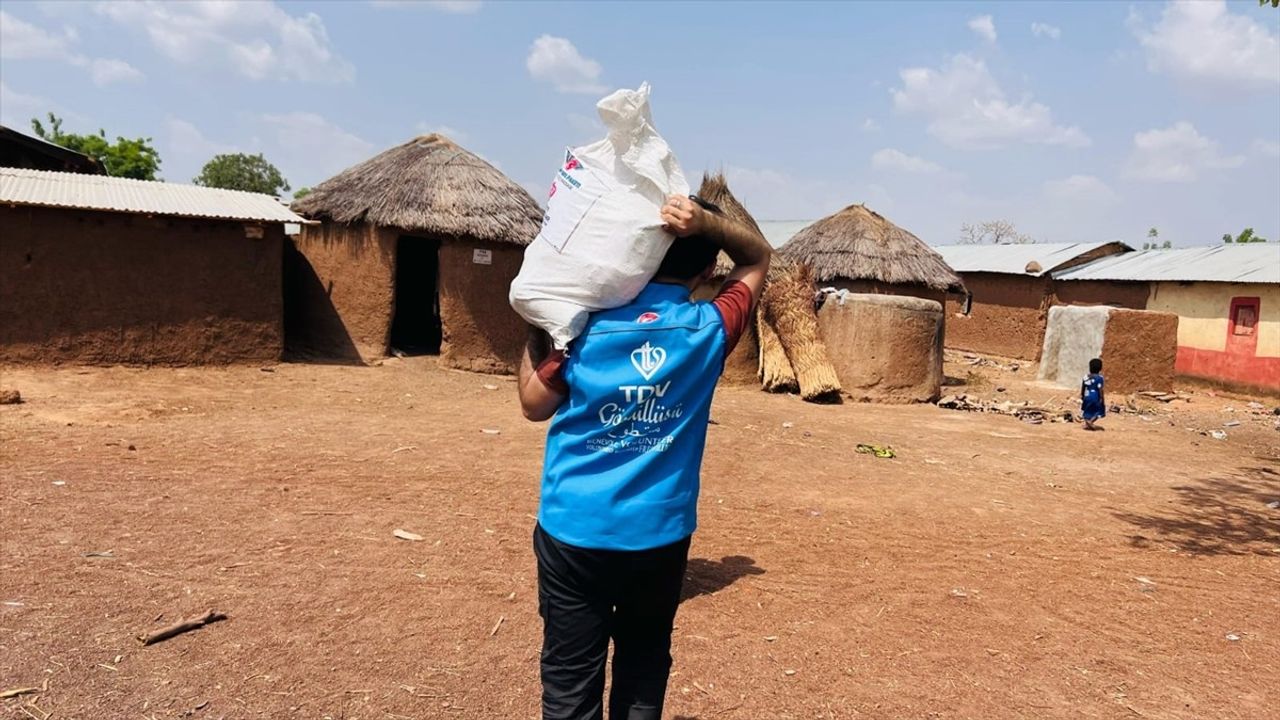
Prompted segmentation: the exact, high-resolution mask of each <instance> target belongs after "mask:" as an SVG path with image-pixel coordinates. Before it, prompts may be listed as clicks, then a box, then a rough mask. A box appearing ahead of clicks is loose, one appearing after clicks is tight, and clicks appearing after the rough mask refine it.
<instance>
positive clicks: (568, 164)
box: [564, 155, 582, 170]
mask: <svg viewBox="0 0 1280 720" xmlns="http://www.w3.org/2000/svg"><path fill="white" fill-rule="evenodd" d="M580 167H582V162H581V161H579V160H578V158H576V157H574V156H572V155H570V156H569V159H568V160H566V161H565V164H564V169H565V170H577V169H578V168H580Z"/></svg>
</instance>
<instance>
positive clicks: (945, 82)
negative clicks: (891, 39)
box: [891, 54, 1090, 148]
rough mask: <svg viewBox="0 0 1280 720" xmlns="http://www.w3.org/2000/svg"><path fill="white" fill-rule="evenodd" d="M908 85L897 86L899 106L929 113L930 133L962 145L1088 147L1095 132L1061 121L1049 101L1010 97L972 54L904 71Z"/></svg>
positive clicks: (895, 93) (905, 110)
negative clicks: (1062, 123)
mask: <svg viewBox="0 0 1280 720" xmlns="http://www.w3.org/2000/svg"><path fill="white" fill-rule="evenodd" d="M899 75H900V76H901V78H902V87H901V88H895V89H893V90H892V91H891V93H892V95H893V105H894V108H896V109H897V110H898V111H899V112H903V113H907V114H918V115H922V116H924V117H926V118H928V119H929V121H930V122H929V133H930V134H932V135H933V136H934V137H937V138H938V139H939V140H942V141H943V142H945V143H947V144H948V145H952V146H954V147H962V148H990V147H1000V146H1002V145H1006V144H1009V143H1016V142H1021V143H1039V144H1044V145H1065V146H1067V147H1084V146H1086V145H1088V144H1089V143H1090V141H1089V138H1088V137H1087V136H1086V135H1085V134H1084V133H1083V132H1082V131H1081V130H1080V128H1078V127H1075V126H1069V127H1068V126H1063V125H1057V124H1055V123H1054V121H1053V113H1052V111H1050V110H1049V108H1048V107H1046V106H1045V105H1042V104H1040V103H1037V102H1034V101H1032V99H1031V98H1030V97H1024V98H1023V99H1022V100H1019V101H1018V102H1011V101H1009V100H1008V99H1006V97H1005V94H1004V91H1003V90H1002V89H1001V88H1000V85H999V83H997V82H996V80H995V78H994V77H992V76H991V73H990V71H988V70H987V66H986V63H984V62H983V61H981V60H977V59H974V58H972V57H970V56H968V55H964V54H959V55H955V56H953V57H951V58H950V59H949V60H948V61H947V62H946V64H944V65H943V66H942V67H941V68H939V69H934V68H906V69H903V70H901V71H899Z"/></svg>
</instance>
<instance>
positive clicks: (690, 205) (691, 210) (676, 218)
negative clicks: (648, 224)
mask: <svg viewBox="0 0 1280 720" xmlns="http://www.w3.org/2000/svg"><path fill="white" fill-rule="evenodd" d="M706 213H707V211H706V210H703V209H702V208H701V207H700V206H699V205H698V203H696V202H694V201H692V200H690V199H689V198H687V197H685V196H683V195H672V196H671V197H669V198H667V202H666V204H665V205H663V206H662V210H661V211H660V213H659V214H660V215H661V217H662V222H663V223H664V227H665V228H666V229H667V232H669V233H671V234H672V235H675V236H676V237H689V236H690V235H697V234H698V233H700V232H702V231H703V229H704V226H705V225H706Z"/></svg>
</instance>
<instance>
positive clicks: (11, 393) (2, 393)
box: [0, 390, 22, 405]
mask: <svg viewBox="0 0 1280 720" xmlns="http://www.w3.org/2000/svg"><path fill="white" fill-rule="evenodd" d="M21 404H22V393H20V392H18V391H17V390H0V405H21Z"/></svg>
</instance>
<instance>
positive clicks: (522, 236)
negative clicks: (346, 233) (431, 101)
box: [292, 133, 542, 245]
mask: <svg viewBox="0 0 1280 720" xmlns="http://www.w3.org/2000/svg"><path fill="white" fill-rule="evenodd" d="M292 207H293V210H294V212H296V213H298V214H300V215H305V216H307V217H310V218H312V219H315V220H331V221H334V222H339V223H346V224H351V223H367V224H369V225H377V226H379V227H389V228H399V229H401V230H411V231H415V232H422V233H427V234H430V235H437V236H449V237H469V238H474V239H476V240H488V241H492V242H501V243H514V244H516V245H528V244H529V242H530V241H531V240H533V238H534V236H535V235H537V234H538V227H539V225H540V224H541V221H542V208H541V207H539V206H538V202H537V201H536V200H534V199H533V197H532V196H531V195H529V193H528V192H527V191H526V190H525V189H524V188H522V187H520V186H519V185H517V184H515V183H514V182H512V181H511V179H510V178H508V177H507V176H506V175H503V174H502V172H501V171H499V170H498V169H497V168H495V167H494V166H492V165H490V164H489V163H487V162H485V161H484V160H483V159H481V158H480V157H479V156H478V155H475V154H473V153H471V152H468V151H467V150H465V149H463V148H462V147H461V146H459V145H458V144H456V143H454V142H453V141H452V140H450V139H449V138H447V137H445V136H444V135H440V134H438V133H432V134H430V135H423V136H421V137H417V138H414V139H413V140H410V141H409V142H407V143H404V144H403V145H397V146H396V147H393V148H391V149H390V150H387V151H385V152H382V153H379V154H378V155H375V156H374V157H372V158H370V159H368V160H366V161H364V162H362V163H360V164H359V165H355V166H353V167H349V168H347V169H346V170H343V171H342V172H340V173H338V174H337V175H334V176H333V177H331V178H329V179H328V180H325V181H324V182H322V183H320V184H319V185H317V186H315V188H313V189H312V191H311V193H310V194H308V195H307V196H306V197H303V198H301V199H299V200H295V201H294V203H293V205H292Z"/></svg>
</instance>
